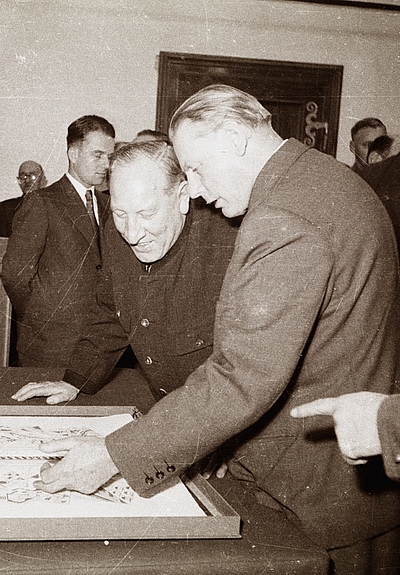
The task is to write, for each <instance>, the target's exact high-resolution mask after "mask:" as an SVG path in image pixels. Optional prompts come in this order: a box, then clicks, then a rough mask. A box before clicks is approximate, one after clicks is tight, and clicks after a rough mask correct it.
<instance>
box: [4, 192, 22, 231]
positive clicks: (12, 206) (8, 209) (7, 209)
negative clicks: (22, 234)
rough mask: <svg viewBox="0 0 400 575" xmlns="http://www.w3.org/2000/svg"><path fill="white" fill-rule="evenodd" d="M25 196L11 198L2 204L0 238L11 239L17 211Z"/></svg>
mask: <svg viewBox="0 0 400 575" xmlns="http://www.w3.org/2000/svg"><path fill="white" fill-rule="evenodd" d="M22 199H23V196H19V197H18V198H10V199H9V200H4V202H0V237H1V238H9V237H10V235H11V230H12V221H13V217H14V214H15V211H16V209H17V208H18V206H19V205H20V203H21V202H22Z"/></svg>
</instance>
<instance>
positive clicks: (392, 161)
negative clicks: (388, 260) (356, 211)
mask: <svg viewBox="0 0 400 575" xmlns="http://www.w3.org/2000/svg"><path fill="white" fill-rule="evenodd" d="M360 175H361V176H362V177H363V178H364V180H365V181H366V182H367V183H368V184H369V185H370V186H371V188H372V189H373V190H374V191H375V192H376V195H377V196H378V198H379V199H380V200H381V201H382V203H383V205H384V206H385V208H386V210H387V212H388V214H389V216H390V219H391V220H392V224H393V228H394V232H395V234H396V239H397V247H398V250H399V253H400V154H399V153H397V154H396V155H391V156H390V157H388V158H387V159H386V160H383V161H382V162H378V163H376V164H372V165H371V166H368V167H366V168H365V169H364V170H363V172H362V173H361V174H360Z"/></svg>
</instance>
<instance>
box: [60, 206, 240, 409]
mask: <svg viewBox="0 0 400 575" xmlns="http://www.w3.org/2000/svg"><path fill="white" fill-rule="evenodd" d="M236 233H237V226H235V225H233V223H232V222H231V221H230V220H227V219H226V218H224V217H223V216H222V214H221V213H220V212H219V211H216V210H213V209H211V208H210V207H207V206H206V204H205V202H204V201H203V200H202V199H200V200H195V201H192V202H191V206H190V211H189V214H188V216H187V218H186V221H185V225H184V228H183V230H182V233H181V234H180V236H179V238H178V240H177V241H176V243H175V244H174V245H173V246H172V248H171V249H170V250H169V252H168V253H167V254H166V255H165V256H164V257H163V258H162V259H161V260H160V261H158V262H155V263H154V264H152V265H151V266H150V267H149V268H148V270H147V271H146V267H145V265H144V264H142V263H141V262H140V261H139V260H138V259H137V258H136V256H135V255H134V253H133V252H132V249H131V248H130V246H129V245H128V244H127V243H126V242H125V241H124V240H123V239H122V237H121V235H120V234H119V233H118V231H117V230H116V228H115V226H114V222H113V220H112V218H109V220H108V222H107V225H106V228H105V232H104V242H103V250H102V251H103V270H102V272H101V274H100V276H101V281H100V282H99V285H98V289H97V292H98V293H97V303H98V305H97V306H95V307H94V308H93V309H92V314H91V322H90V329H89V333H88V334H87V336H86V337H85V338H82V340H81V341H79V342H78V345H77V347H76V349H75V352H74V353H73V355H72V357H71V360H70V368H69V370H67V372H66V373H65V375H64V377H63V379H64V380H65V381H67V382H69V383H72V384H73V385H75V386H76V387H78V388H80V389H82V390H83V391H84V392H87V393H95V392H96V391H98V389H100V387H102V386H103V385H104V383H105V382H106V379H107V376H108V375H109V373H110V371H111V369H112V368H113V367H114V365H115V364H116V362H117V361H118V359H119V357H120V355H121V353H122V351H123V350H124V349H125V348H126V347H127V346H128V345H130V346H131V348H132V349H133V351H134V353H135V356H136V358H137V361H138V364H139V366H140V374H141V375H143V376H144V377H145V379H146V381H147V382H148V384H149V386H150V388H151V390H152V392H153V394H154V396H155V398H156V399H161V398H162V397H163V396H164V395H166V394H167V393H169V392H170V391H172V390H174V389H176V388H177V387H180V386H181V385H183V384H184V383H185V381H186V379H187V377H188V376H189V375H190V374H191V373H192V372H193V371H194V370H195V369H196V368H197V367H198V366H199V365H201V364H202V363H203V362H204V361H205V360H206V359H207V358H208V356H209V355H210V354H211V352H212V343H213V331H214V318H215V307H216V303H217V299H218V296H219V292H220V290H221V286H222V282H223V279H224V276H225V272H226V268H227V266H228V264H229V262H230V258H231V256H232V252H233V246H234V243H235V238H236ZM135 375H136V374H135Z"/></svg>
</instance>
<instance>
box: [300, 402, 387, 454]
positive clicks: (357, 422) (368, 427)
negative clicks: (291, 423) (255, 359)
mask: <svg viewBox="0 0 400 575" xmlns="http://www.w3.org/2000/svg"><path fill="white" fill-rule="evenodd" d="M386 397H387V395H384V394H382V393H372V392H370V391H360V392H358V393H349V394H346V395H341V396H339V397H328V398H326V399H317V400H315V401H311V402H310V403H305V404H303V405H300V406H299V407H295V408H294V409H292V410H291V412H290V415H291V416H292V417H310V416H313V415H331V416H332V417H333V421H334V424H335V431H336V436H337V439H338V443H339V448H340V451H341V452H342V455H343V456H344V458H345V459H346V461H347V462H348V463H350V464H352V465H357V464H360V463H366V462H367V460H366V459H365V458H366V457H371V456H373V455H378V454H379V453H381V452H382V447H381V442H380V440H379V435H378V421H377V419H378V410H379V407H380V406H381V404H382V402H383V400H384V399H385V398H386Z"/></svg>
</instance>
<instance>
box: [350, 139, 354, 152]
mask: <svg viewBox="0 0 400 575" xmlns="http://www.w3.org/2000/svg"><path fill="white" fill-rule="evenodd" d="M349 148H350V152H351V153H352V154H354V142H353V140H350V144H349Z"/></svg>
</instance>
